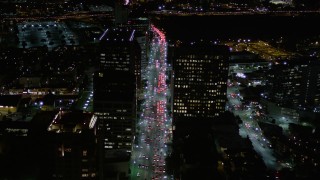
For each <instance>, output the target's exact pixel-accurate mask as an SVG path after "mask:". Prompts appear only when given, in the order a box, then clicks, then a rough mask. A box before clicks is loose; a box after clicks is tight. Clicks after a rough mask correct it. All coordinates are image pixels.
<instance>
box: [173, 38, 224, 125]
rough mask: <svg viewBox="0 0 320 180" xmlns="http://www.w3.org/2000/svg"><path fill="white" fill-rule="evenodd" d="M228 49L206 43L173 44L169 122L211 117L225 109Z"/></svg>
mask: <svg viewBox="0 0 320 180" xmlns="http://www.w3.org/2000/svg"><path fill="white" fill-rule="evenodd" d="M229 55H230V54H229V48H228V47H227V46H217V45H212V44H209V43H208V44H207V43H195V44H191V45H182V46H180V47H177V48H176V50H175V52H174V55H173V60H172V61H173V62H172V70H173V75H172V79H173V81H172V83H173V88H172V89H173V92H172V94H173V112H172V113H173V123H174V122H178V121H181V120H183V119H207V118H209V119H211V118H214V117H215V116H219V114H220V113H222V112H224V111H225V104H226V93H227V77H228V59H229Z"/></svg>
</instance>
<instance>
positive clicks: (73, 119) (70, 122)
mask: <svg viewBox="0 0 320 180" xmlns="http://www.w3.org/2000/svg"><path fill="white" fill-rule="evenodd" d="M96 121H97V117H96V116H95V115H94V114H93V113H88V112H82V111H59V112H58V113H57V114H56V115H55V117H54V119H53V121H52V122H51V124H50V125H49V127H48V131H52V132H56V133H64V132H71V133H81V132H82V130H86V129H92V128H93V127H94V126H95V123H96Z"/></svg>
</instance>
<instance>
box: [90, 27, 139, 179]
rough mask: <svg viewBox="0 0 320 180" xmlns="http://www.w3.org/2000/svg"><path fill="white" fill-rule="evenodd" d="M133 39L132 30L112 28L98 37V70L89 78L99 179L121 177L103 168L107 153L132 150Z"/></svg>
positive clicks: (135, 77) (135, 79)
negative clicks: (96, 124)
mask: <svg viewBox="0 0 320 180" xmlns="http://www.w3.org/2000/svg"><path fill="white" fill-rule="evenodd" d="M134 36H135V31H134V30H130V29H127V28H114V29H107V30H106V31H105V32H104V33H103V35H102V36H101V37H100V40H101V41H100V46H101V48H100V70H99V71H98V72H96V73H95V75H94V78H93V110H94V112H95V114H96V115H97V116H98V127H99V128H98V142H99V143H98V144H99V157H100V158H99V178H100V179H105V178H111V177H113V176H115V177H116V176H119V174H121V172H120V171H118V170H115V171H112V168H111V169H110V168H107V167H109V166H110V165H109V164H108V163H107V162H108V160H107V159H108V158H107V157H108V156H107V154H110V152H115V151H119V152H126V153H128V154H129V156H130V153H131V150H132V142H133V137H134V133H135V122H136V107H137V106H136V92H137V90H136V89H138V88H139V86H140V60H141V58H140V55H141V49H140V47H139V44H138V43H137V42H136V41H135V38H134ZM118 160H119V161H122V159H118ZM113 162H114V163H116V162H117V160H114V161H113ZM128 168H129V166H127V167H124V169H127V170H128ZM121 176H126V175H121Z"/></svg>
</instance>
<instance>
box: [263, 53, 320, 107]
mask: <svg viewBox="0 0 320 180" xmlns="http://www.w3.org/2000/svg"><path fill="white" fill-rule="evenodd" d="M267 78H268V81H267V82H268V84H267V87H268V90H267V93H268V96H267V98H268V99H269V100H270V101H272V102H275V103H276V104H278V106H281V107H290V108H300V107H303V108H312V109H313V108H316V107H318V106H319V105H320V63H319V61H317V60H316V59H313V58H309V57H304V58H299V59H292V60H289V61H279V62H275V63H274V64H273V65H272V68H271V70H270V71H269V72H268V74H267Z"/></svg>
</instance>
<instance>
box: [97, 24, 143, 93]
mask: <svg viewBox="0 0 320 180" xmlns="http://www.w3.org/2000/svg"><path fill="white" fill-rule="evenodd" d="M99 40H100V47H101V48H100V70H101V71H104V70H106V71H119V72H130V73H134V75H135V78H136V79H137V80H140V76H141V70H140V69H141V65H140V64H141V63H140V61H141V58H140V57H141V48H140V46H139V44H138V43H137V41H136V40H135V30H134V29H129V28H110V29H106V30H105V31H104V33H103V34H102V36H101V37H100V38H99ZM139 86H140V81H137V88H139Z"/></svg>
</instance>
